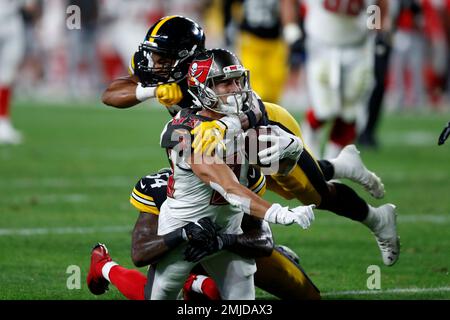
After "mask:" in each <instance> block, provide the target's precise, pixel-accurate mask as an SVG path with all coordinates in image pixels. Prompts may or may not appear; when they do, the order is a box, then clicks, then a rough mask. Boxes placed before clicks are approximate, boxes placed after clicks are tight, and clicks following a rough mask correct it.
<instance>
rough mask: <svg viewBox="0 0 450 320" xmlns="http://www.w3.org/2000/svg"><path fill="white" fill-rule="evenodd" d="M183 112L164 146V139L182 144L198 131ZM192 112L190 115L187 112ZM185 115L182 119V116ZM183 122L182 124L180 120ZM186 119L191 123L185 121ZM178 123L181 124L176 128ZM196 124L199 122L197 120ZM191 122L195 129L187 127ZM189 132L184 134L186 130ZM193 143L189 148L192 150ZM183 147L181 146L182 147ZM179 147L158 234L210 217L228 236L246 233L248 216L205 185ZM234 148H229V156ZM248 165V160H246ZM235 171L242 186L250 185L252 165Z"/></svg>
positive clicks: (173, 152)
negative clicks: (244, 226)
mask: <svg viewBox="0 0 450 320" xmlns="http://www.w3.org/2000/svg"><path fill="white" fill-rule="evenodd" d="M186 111H187V110H183V111H181V112H180V113H178V114H177V116H176V117H175V118H174V119H173V120H172V121H171V122H169V123H168V124H167V125H166V127H165V128H164V131H163V133H162V134H161V145H162V146H164V141H163V140H164V139H166V142H167V139H170V140H171V141H178V137H179V135H178V136H173V134H174V133H175V134H177V133H178V134H181V135H183V136H185V134H186V136H189V137H190V134H189V131H190V130H191V129H192V128H193V127H194V125H193V123H194V122H192V121H193V120H192V119H193V118H194V119H195V118H196V116H195V115H194V116H192V115H191V116H187V117H186V118H184V116H183V114H185V113H186ZM187 112H190V111H187ZM180 115H181V116H180ZM180 119H181V120H180ZM183 119H187V120H185V121H183ZM174 121H180V123H176V124H175V125H174ZM194 121H195V120H194ZM187 122H190V124H191V125H187ZM184 128H187V130H186V131H185V132H184V133H183V132H182V130H183V129H184ZM190 144H191V143H190V141H187V142H186V145H188V146H190ZM178 145H180V144H178ZM176 149H177V147H174V149H171V151H170V154H169V158H170V161H171V164H172V170H173V175H172V176H171V177H169V181H168V185H167V200H166V201H165V202H164V203H163V205H162V206H161V210H160V216H159V222H158V225H159V228H158V234H159V235H164V234H167V233H169V232H171V231H173V230H175V229H177V228H180V227H182V226H184V225H186V224H187V223H189V222H195V221H198V220H199V219H201V218H203V217H209V218H211V219H212V220H213V221H215V222H216V223H217V224H219V225H220V226H221V227H222V228H223V232H225V233H234V234H240V233H242V229H241V222H242V216H243V214H244V212H243V211H242V210H241V209H240V208H237V207H232V206H231V205H230V204H229V203H228V202H227V201H226V200H224V199H223V198H222V196H221V195H220V194H219V193H217V192H216V191H215V190H213V189H212V188H211V187H210V186H209V185H206V184H205V183H203V181H202V180H200V178H198V177H197V176H196V175H195V174H194V172H192V170H191V167H190V165H189V164H188V163H186V162H185V161H184V158H183V157H178V155H177V154H178V150H176ZM229 150H232V148H227V152H228V151H229ZM189 151H190V149H189V148H188V152H189ZM242 159H243V161H245V157H242ZM230 167H232V168H233V169H234V170H233V171H234V172H235V174H236V176H237V178H238V179H239V181H240V183H241V184H243V185H247V171H248V164H247V163H243V164H236V165H234V166H231V165H230Z"/></svg>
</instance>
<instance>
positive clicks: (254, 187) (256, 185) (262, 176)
mask: <svg viewBox="0 0 450 320" xmlns="http://www.w3.org/2000/svg"><path fill="white" fill-rule="evenodd" d="M263 179H264V175H263V174H261V177H259V179H258V181H256V183H255V184H254V185H253V186H251V187H250V190H251V191H253V190H255V189H256V188H257V187H258V186H259V184H260V183H261V181H263Z"/></svg>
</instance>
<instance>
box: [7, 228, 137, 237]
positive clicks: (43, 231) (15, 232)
mask: <svg viewBox="0 0 450 320" xmlns="http://www.w3.org/2000/svg"><path fill="white" fill-rule="evenodd" d="M126 231H131V227H130V226H128V227H125V226H106V227H78V228H71V227H67V228H29V229H0V236H35V235H47V234H86V233H96V232H102V233H103V232H105V233H117V232H126Z"/></svg>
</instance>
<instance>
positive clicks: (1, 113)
mask: <svg viewBox="0 0 450 320" xmlns="http://www.w3.org/2000/svg"><path fill="white" fill-rule="evenodd" d="M10 100H11V89H10V88H9V87H2V86H0V118H8V117H9V106H10Z"/></svg>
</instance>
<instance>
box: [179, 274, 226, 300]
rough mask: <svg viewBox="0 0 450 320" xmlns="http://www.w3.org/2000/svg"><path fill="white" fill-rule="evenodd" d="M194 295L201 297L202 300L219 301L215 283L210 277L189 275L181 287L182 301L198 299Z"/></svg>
mask: <svg viewBox="0 0 450 320" xmlns="http://www.w3.org/2000/svg"><path fill="white" fill-rule="evenodd" d="M196 294H200V295H202V298H206V299H208V300H221V299H222V298H221V297H220V292H219V289H218V288H217V285H216V283H215V282H214V280H213V279H212V278H210V277H207V276H204V275H199V274H195V273H191V274H190V275H189V277H188V278H187V279H186V282H185V283H184V286H183V298H184V300H192V301H195V300H197V299H199V297H198V296H196Z"/></svg>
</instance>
